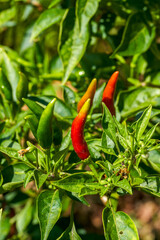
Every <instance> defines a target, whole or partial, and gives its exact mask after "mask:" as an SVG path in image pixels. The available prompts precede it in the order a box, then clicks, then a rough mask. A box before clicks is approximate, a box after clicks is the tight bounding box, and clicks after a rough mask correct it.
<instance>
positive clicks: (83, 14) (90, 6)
mask: <svg viewBox="0 0 160 240" xmlns="http://www.w3.org/2000/svg"><path fill="white" fill-rule="evenodd" d="M98 3H99V0H95V1H93V0H87V1H84V0H78V1H77V2H76V17H75V14H74V12H73V10H69V11H68V10H67V11H66V13H65V15H64V18H63V21H62V24H61V31H60V32H61V34H60V39H61V42H60V45H59V53H60V56H61V59H62V62H63V65H64V77H63V80H62V83H63V84H65V82H66V81H67V80H68V78H69V76H70V74H71V72H72V70H73V69H74V68H75V66H76V65H77V64H78V62H79V61H80V60H81V58H82V56H83V55H84V53H85V50H86V47H87V44H88V41H89V34H90V32H89V22H90V20H91V18H92V17H93V16H94V14H95V13H96V11H97V9H98ZM74 19H75V21H74Z"/></svg>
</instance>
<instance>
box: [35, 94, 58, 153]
mask: <svg viewBox="0 0 160 240" xmlns="http://www.w3.org/2000/svg"><path fill="white" fill-rule="evenodd" d="M55 101H56V98H54V99H53V100H52V101H51V102H50V103H49V104H48V105H47V107H46V108H45V109H44V111H43V112H42V115H41V117H40V120H39V124H38V129H37V138H38V142H39V144H40V145H41V147H42V148H44V149H47V148H50V146H51V144H52V139H53V134H52V116H53V107H54V103H55Z"/></svg>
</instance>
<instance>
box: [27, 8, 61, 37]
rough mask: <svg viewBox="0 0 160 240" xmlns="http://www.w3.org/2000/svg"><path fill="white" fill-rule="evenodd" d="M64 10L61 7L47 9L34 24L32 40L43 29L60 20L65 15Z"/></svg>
mask: <svg viewBox="0 0 160 240" xmlns="http://www.w3.org/2000/svg"><path fill="white" fill-rule="evenodd" d="M64 12H65V11H64V10H63V9H60V8H53V9H48V10H45V11H44V12H43V13H42V14H41V15H40V16H39V18H38V19H37V21H36V22H35V24H34V27H33V31H32V35H31V40H33V39H34V38H36V37H37V36H38V35H39V34H40V33H41V32H42V31H44V30H45V29H47V28H48V27H50V26H52V25H53V24H55V23H57V22H59V21H60V20H61V19H62V17H63V15H64Z"/></svg>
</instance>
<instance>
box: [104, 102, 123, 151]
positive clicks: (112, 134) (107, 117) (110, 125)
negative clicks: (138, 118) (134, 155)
mask: <svg viewBox="0 0 160 240" xmlns="http://www.w3.org/2000/svg"><path fill="white" fill-rule="evenodd" d="M102 104H103V117H102V126H103V129H104V131H105V133H106V134H107V135H108V136H109V138H110V139H111V140H112V141H113V142H114V143H115V145H116V147H117V149H119V147H118V143H117V138H116V128H115V124H114V121H113V118H112V115H111V113H110V111H109V110H108V108H107V107H106V105H105V104H104V103H102Z"/></svg>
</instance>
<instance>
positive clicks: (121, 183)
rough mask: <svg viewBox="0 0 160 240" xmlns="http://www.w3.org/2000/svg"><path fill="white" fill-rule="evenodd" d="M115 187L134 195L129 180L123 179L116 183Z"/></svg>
mask: <svg viewBox="0 0 160 240" xmlns="http://www.w3.org/2000/svg"><path fill="white" fill-rule="evenodd" d="M114 185H115V186H116V187H120V188H122V189H124V190H125V191H126V192H128V193H129V194H132V188H131V186H130V184H129V182H128V180H127V179H123V180H121V181H119V182H117V183H114Z"/></svg>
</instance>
